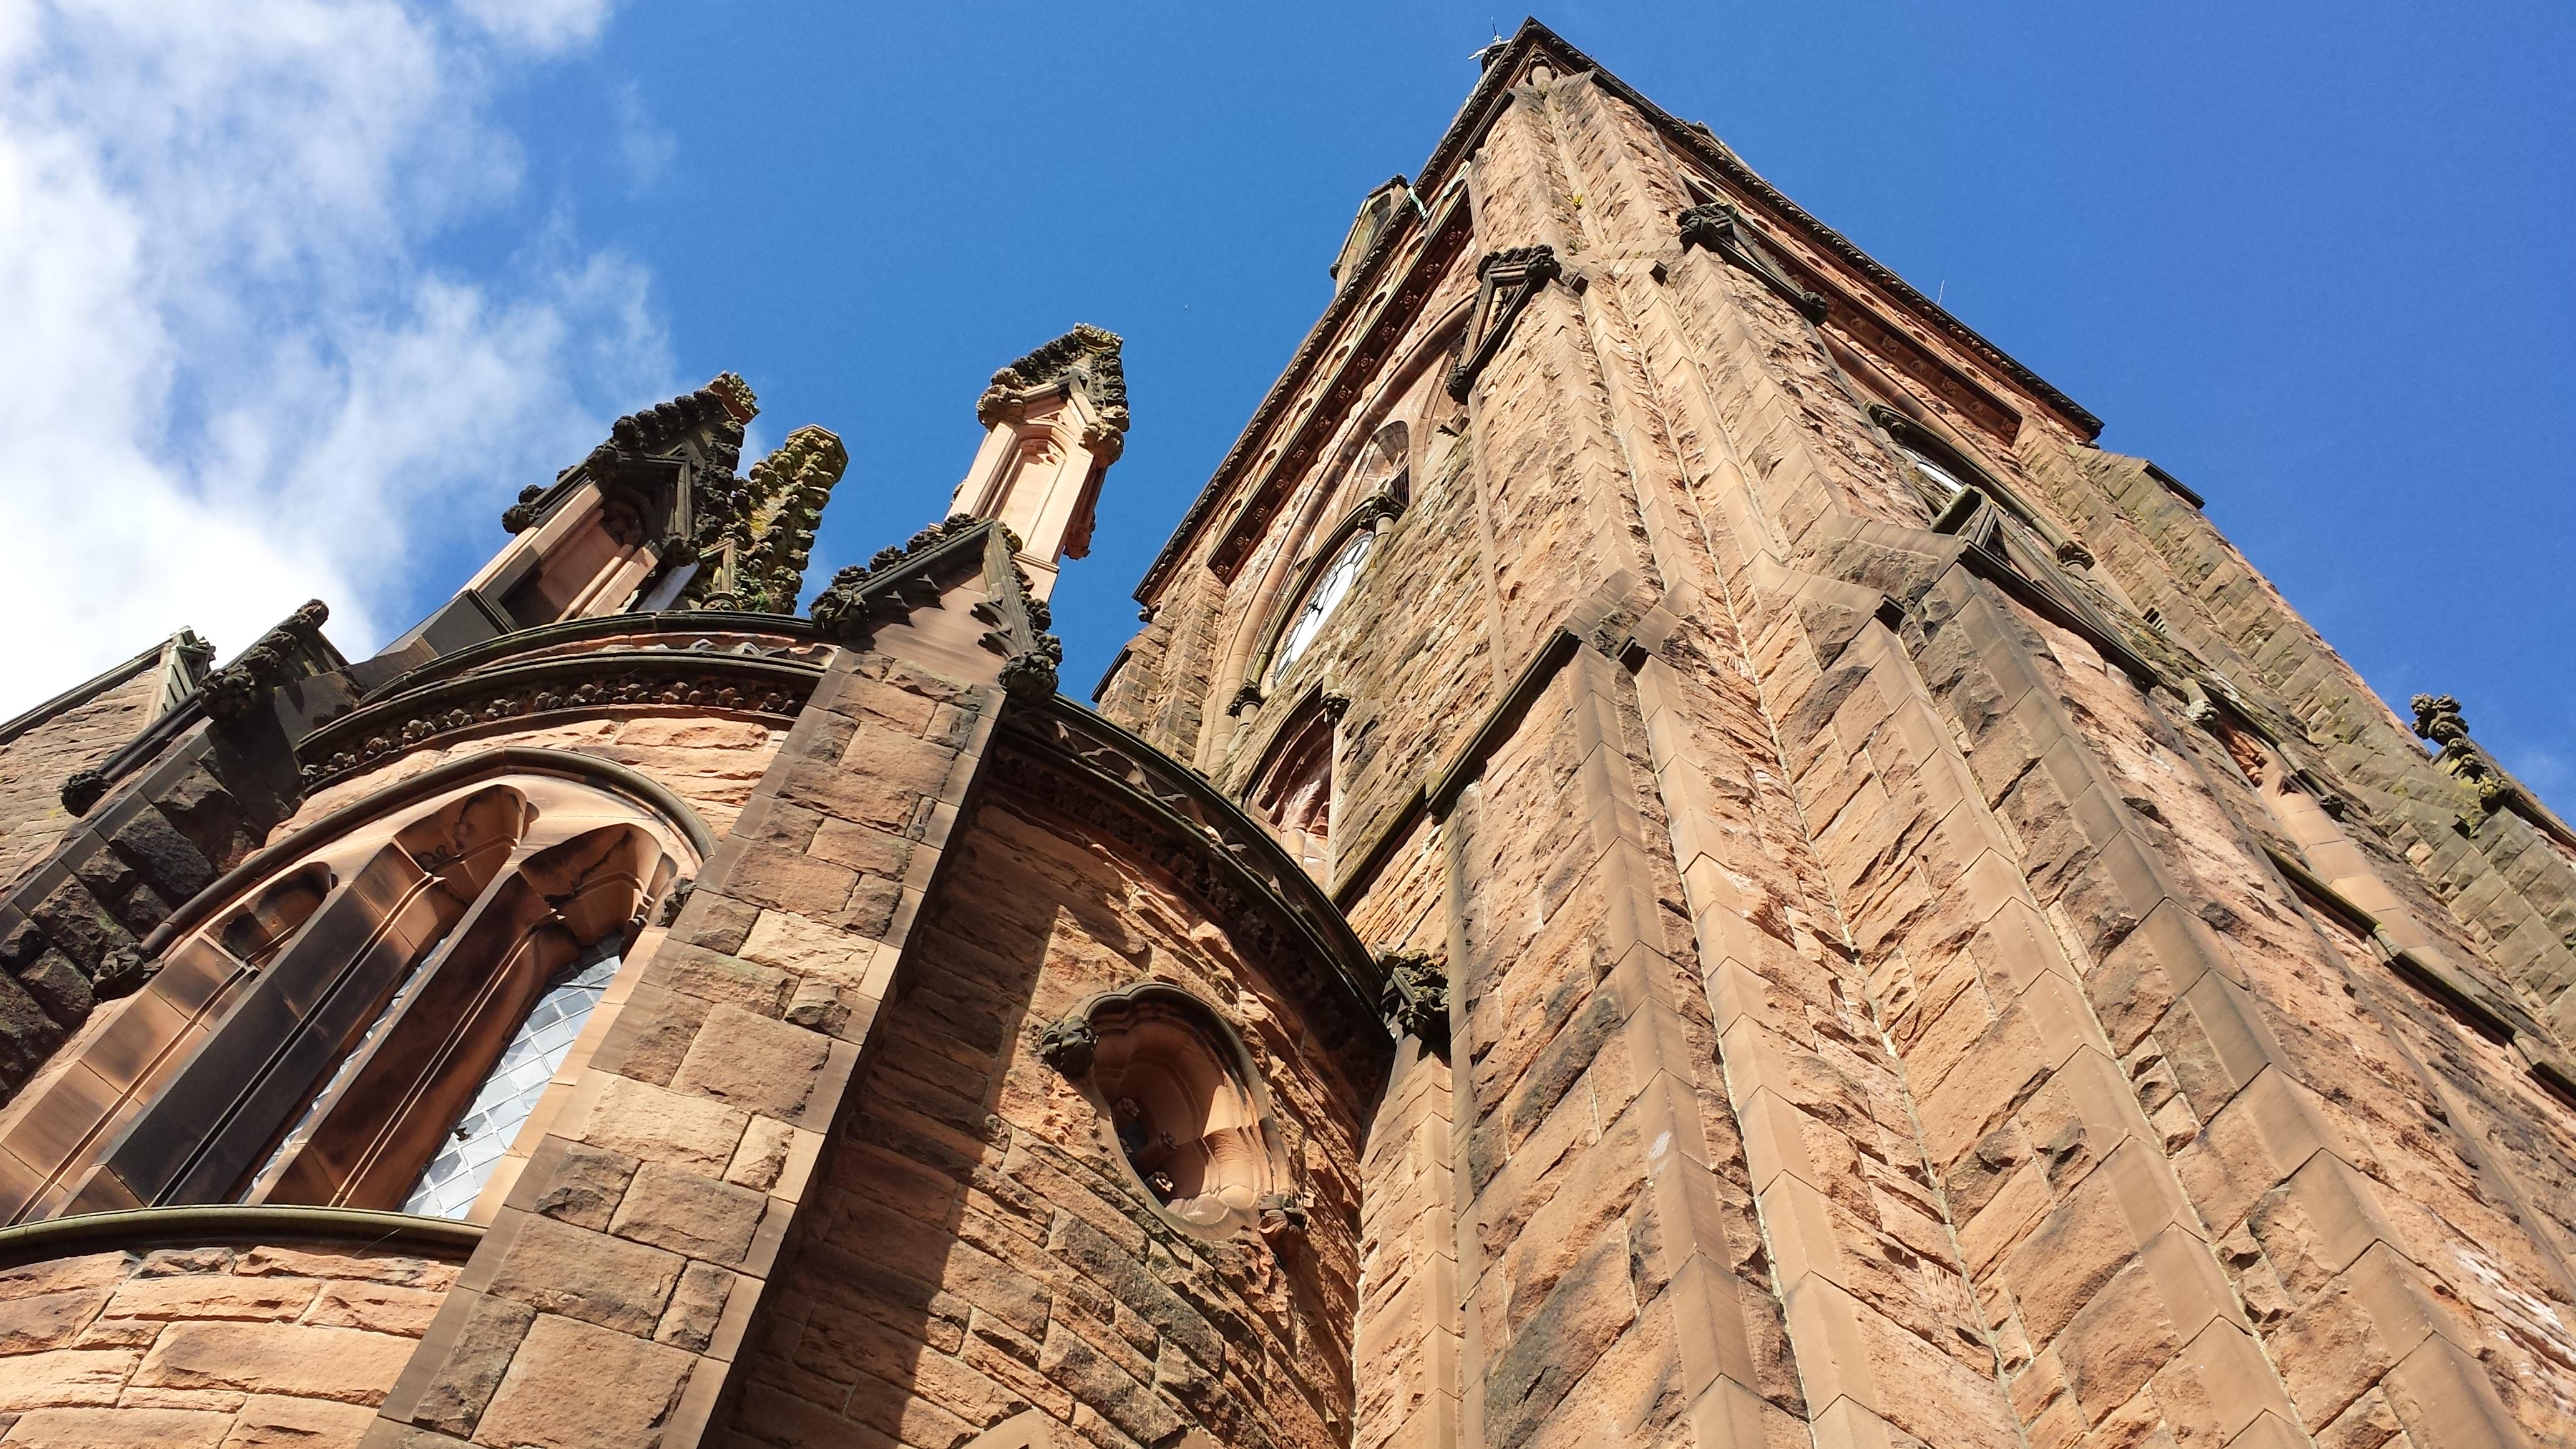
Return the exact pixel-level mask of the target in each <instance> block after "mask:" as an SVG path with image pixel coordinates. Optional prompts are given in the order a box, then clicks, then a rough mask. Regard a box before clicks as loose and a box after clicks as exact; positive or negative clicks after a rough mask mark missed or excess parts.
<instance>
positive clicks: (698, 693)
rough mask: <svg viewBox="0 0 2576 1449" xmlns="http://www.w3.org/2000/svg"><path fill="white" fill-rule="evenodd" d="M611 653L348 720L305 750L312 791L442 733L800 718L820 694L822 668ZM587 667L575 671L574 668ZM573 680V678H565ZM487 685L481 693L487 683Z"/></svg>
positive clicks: (471, 683) (393, 703) (397, 703)
mask: <svg viewBox="0 0 2576 1449" xmlns="http://www.w3.org/2000/svg"><path fill="white" fill-rule="evenodd" d="M603 657H604V656H601V655H589V656H575V657H574V658H573V659H571V660H570V661H568V663H567V666H566V669H565V670H564V671H562V672H557V673H553V674H552V675H551V677H541V678H536V679H530V678H528V677H527V676H526V675H524V674H521V675H517V676H504V677H498V678H492V679H488V680H482V679H474V678H472V677H470V676H469V677H468V679H466V680H464V681H461V682H460V684H459V686H458V687H455V688H441V689H438V690H436V691H434V692H432V691H423V694H424V695H425V696H427V697H424V698H419V699H415V700H412V701H410V702H408V703H406V702H405V701H403V700H402V699H401V698H400V697H397V698H396V699H394V700H389V701H387V702H386V704H385V705H384V706H378V707H370V708H368V709H366V710H362V711H359V712H358V713H355V714H349V715H344V716H342V717H341V718H339V719H337V720H334V721H332V722H331V724H330V725H329V726H327V727H326V728H324V729H323V730H321V731H319V732H317V733H316V734H315V735H313V736H312V737H311V738H309V739H307V740H306V741H305V743H304V745H303V749H304V751H305V752H306V754H305V759H306V764H305V766H304V771H303V778H304V784H305V788H306V789H308V790H309V789H312V788H313V787H315V786H317V785H319V784H322V783H323V782H325V781H328V780H330V779H333V778H335V777H337V776H340V775H344V774H347V773H349V772H351V771H353V770H357V769H361V768H364V767H366V766H368V765H371V764H373V763H375V762H376V761H378V760H380V759H383V758H385V757H386V756H389V755H395V754H400V753H401V752H403V751H405V750H408V749H411V748H413V747H414V746H417V745H421V744H425V743H427V742H429V741H431V740H434V739H436V738H438V737H439V736H442V735H447V734H452V733H455V732H457V731H459V730H468V729H475V728H479V727H481V726H484V725H492V724H500V723H502V722H504V721H508V720H513V719H524V718H528V717H530V716H534V715H546V714H555V713H558V712H576V711H595V710H601V709H612V708H619V707H629V708H646V709H650V708H687V709H699V710H720V711H724V712H728V713H738V714H759V715H770V716H773V717H779V718H787V719H792V718H794V717H795V715H796V713H797V711H799V710H801V709H802V708H804V704H805V700H806V698H807V696H809V695H810V694H812V693H813V684H814V678H815V677H816V675H817V674H818V673H819V671H818V670H817V669H816V668H815V666H813V665H811V664H808V663H804V662H802V661H796V660H790V659H785V658H771V657H768V656H762V657H759V658H757V659H750V658H745V659H742V660H741V661H739V662H736V661H735V660H731V659H727V658H724V657H723V656H718V657H717V658H715V659H709V658H707V657H706V656H703V655H696V654H693V653H688V652H682V651H676V650H675V651H670V652H668V653H667V654H657V655H653V656H649V657H646V658H641V659H636V660H634V662H633V663H631V664H630V665H628V666H627V667H625V668H623V669H619V670H615V671H614V672H606V671H600V670H598V668H597V666H598V665H599V664H600V662H601V661H602V659H603ZM575 669H580V670H585V671H588V672H587V673H586V674H573V673H571V671H572V670H575ZM567 675H570V677H566V676H567ZM478 686H479V687H478Z"/></svg>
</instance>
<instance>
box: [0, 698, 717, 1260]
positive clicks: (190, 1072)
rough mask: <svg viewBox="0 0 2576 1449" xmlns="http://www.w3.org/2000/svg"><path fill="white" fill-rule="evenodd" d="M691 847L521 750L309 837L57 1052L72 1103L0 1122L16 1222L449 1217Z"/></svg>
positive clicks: (408, 786)
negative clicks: (228, 1208)
mask: <svg viewBox="0 0 2576 1449" xmlns="http://www.w3.org/2000/svg"><path fill="white" fill-rule="evenodd" d="M502 756H507V757H508V758H506V759H504V758H501V757H502ZM710 844H711V842H710V841H709V839H708V837H707V833H706V831H705V828H704V827H703V826H702V825H699V824H697V823H696V821H695V819H694V817H693V816H691V815H690V814H689V812H688V809H687V807H686V806H685V805H683V804H681V803H680V802H678V801H677V800H676V799H675V798H673V797H671V796H670V794H669V792H668V791H666V790H663V789H662V788H661V787H659V786H657V785H654V784H653V783H652V782H650V781H648V780H646V779H644V778H643V777H641V776H637V775H635V774H633V772H631V771H627V770H624V769H622V768H621V767H619V766H615V765H611V764H607V763H605V762H601V761H596V760H589V759H585V758H583V757H580V756H571V755H560V754H556V753H554V752H549V751H543V750H535V749H509V750H505V751H496V752H493V753H492V754H491V755H487V756H483V757H468V758H467V759H465V760H460V761H457V762H454V765H453V766H442V767H440V768H438V769H435V770H431V771H428V772H425V773H423V774H421V775H418V776H414V777H413V778H411V779H410V780H407V781H402V782H398V783H396V784H394V785H392V786H389V787H388V788H387V789H386V790H384V791H382V792H380V794H379V795H378V796H376V797H373V798H371V799H369V800H365V801H360V802H357V803H356V804H353V805H350V806H347V807H344V808H342V809H340V810H337V811H333V812H331V813H330V814H328V815H326V816H323V817H322V818H320V819H318V820H315V821H314V822H312V823H311V824H309V825H307V826H305V827H304V828H303V829H301V830H300V831H298V832H297V833H296V834H295V835H293V836H290V837H288V838H287V839H285V840H283V841H281V842H279V843H278V844H277V845H275V846H272V847H270V848H269V849H268V850H265V851H262V852H260V853H258V854H255V855H254V856H253V857H252V858H251V859H250V860H249V861H247V862H245V863H244V864H243V866H242V867H241V868H240V869H239V870H238V871H237V873H236V874H237V876H238V877H239V884H238V885H235V884H234V883H232V882H230V881H227V882H223V883H219V884H218V885H217V886H216V887H215V889H214V890H213V891H211V892H209V894H208V895H207V896H206V897H204V898H203V899H202V903H200V902H196V901H192V902H190V903H189V904H188V905H186V906H183V907H182V908H181V911H180V913H179V915H177V916H175V917H173V918H172V920H171V921H170V922H169V923H168V926H167V929H166V931H165V932H163V933H161V937H165V938H166V945H157V946H155V947H154V948H153V961H152V963H151V964H152V968H153V969H152V971H151V973H150V979H149V980H148V981H146V982H145V984H144V985H143V986H142V988H141V989H140V990H139V991H137V992H136V993H135V994H134V995H133V996H130V997H128V998H125V999H123V1000H120V1001H116V1002H113V1003H110V1004H107V1005H105V1006H102V1007H101V1009H100V1010H99V1011H98V1012H97V1013H95V1014H94V1015H93V1018H92V1022H91V1025H90V1027H89V1028H87V1029H85V1031H84V1034H83V1035H82V1036H81V1037H78V1038H76V1039H75V1040H74V1041H73V1042H71V1043H70V1044H68V1045H67V1046H66V1047H65V1049H64V1053H63V1061H64V1066H63V1069H62V1070H63V1075H65V1076H66V1077H67V1078H69V1079H71V1080H72V1081H73V1082H74V1085H75V1086H76V1087H79V1088H80V1089H79V1090H78V1091H75V1092H72V1093H71V1094H70V1095H66V1094H65V1093H63V1092H56V1091H52V1090H50V1086H49V1084H40V1089H39V1090H37V1091H34V1092H30V1093H27V1094H24V1095H22V1098H21V1100H20V1101H19V1102H17V1103H12V1104H11V1105H10V1108H9V1109H8V1110H7V1111H6V1112H5V1113H0V1148H5V1149H6V1150H8V1151H9V1152H11V1153H12V1154H15V1155H18V1156H20V1157H22V1158H23V1159H25V1160H27V1161H29V1163H30V1165H31V1166H35V1167H36V1168H37V1169H38V1171H39V1172H41V1173H42V1174H44V1176H45V1181H44V1185H43V1187H42V1188H40V1189H39V1190H38V1191H37V1192H36V1193H35V1195H34V1196H33V1197H31V1198H30V1199H29V1200H28V1201H27V1202H26V1203H25V1204H24V1205H23V1206H22V1207H20V1208H19V1209H18V1211H19V1212H20V1213H21V1214H22V1215H25V1214H33V1215H36V1216H52V1215H57V1214H60V1213H64V1212H84V1211H94V1210H99V1209H103V1208H109V1207H120V1206H121V1207H133V1206H155V1205H163V1204H179V1203H207V1202H223V1201H249V1202H280V1203H311V1204H317V1205H330V1206H348V1207H365V1208H383V1209H399V1208H404V1207H406V1206H408V1207H409V1208H410V1209H411V1210H414V1211H426V1212H434V1213H438V1214H440V1215H444V1216H464V1215H465V1214H466V1213H467V1212H468V1211H469V1210H470V1209H471V1208H472V1206H473V1204H474V1201H475V1192H474V1189H475V1188H476V1187H478V1186H480V1185H481V1184H482V1182H483V1180H484V1179H485V1178H486V1177H488V1176H489V1175H490V1174H491V1173H492V1172H493V1169H494V1166H495V1163H496V1162H497V1161H499V1160H501V1159H502V1158H503V1156H504V1155H505V1154H506V1153H507V1152H508V1150H509V1148H510V1146H511V1145H512V1143H513V1141H514V1140H515V1139H516V1138H517V1137H519V1136H520V1135H521V1134H522V1131H523V1129H530V1128H536V1130H542V1129H541V1127H538V1126H537V1124H534V1123H533V1122H532V1120H531V1111H532V1109H534V1108H535V1107H536V1105H537V1099H538V1096H539V1095H540V1094H541V1093H543V1092H544V1090H545V1088H546V1086H547V1084H548V1082H549V1081H560V1080H562V1077H561V1073H562V1072H563V1071H565V1070H570V1069H571V1068H572V1067H573V1066H577V1065H578V1064H577V1063H572V1064H568V1063H567V1060H566V1050H567V1049H568V1048H569V1047H570V1046H571V1045H572V1042H573V1039H574V1038H575V1037H576V1036H578V1035H579V1034H580V1033H581V1032H582V1030H583V1026H584V1023H585V1022H589V1021H594V1020H595V1012H594V1008H596V1007H597V1006H599V1005H600V1004H601V1002H602V1000H603V997H604V996H605V994H606V987H607V985H608V982H609V980H610V978H611V977H613V975H614V974H615V972H616V970H617V967H618V963H619V961H620V960H621V959H623V957H624V955H625V953H626V951H627V949H628V947H629V946H631V944H632V942H633V940H634V938H635V935H636V932H637V931H638V930H639V929H641V926H642V923H643V921H644V919H645V917H646V915H647V914H648V913H649V912H650V910H651V909H652V908H653V907H654V905H655V904H656V903H657V902H658V901H660V900H661V899H662V898H663V897H664V896H665V895H666V894H667V893H668V891H669V890H670V888H671V887H672V885H673V883H674V882H675V881H676V880H677V879H678V878H679V876H680V875H681V874H682V873H684V872H687V871H693V870H694V869H695V868H696V862H697V861H699V860H700V859H702V858H703V857H704V854H705V852H706V851H707V850H708V849H709V848H710ZM156 939H160V938H156ZM147 944H149V943H147ZM100 1081H105V1082H106V1083H108V1084H109V1086H108V1090H107V1091H106V1092H105V1093H103V1094H102V1093H101V1092H100V1091H99V1090H98V1088H97V1087H96V1086H95V1085H88V1086H81V1085H80V1084H84V1083H88V1084H95V1083H97V1082H100ZM55 1144H60V1145H55ZM424 1181H426V1182H427V1184H428V1185H427V1187H426V1188H424V1187H423V1184H424ZM495 1190H496V1191H498V1190H502V1189H500V1188H499V1187H497V1186H496V1188H495Z"/></svg>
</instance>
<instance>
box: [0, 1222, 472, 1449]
mask: <svg viewBox="0 0 2576 1449" xmlns="http://www.w3.org/2000/svg"><path fill="white" fill-rule="evenodd" d="M456 1271H457V1268H456V1264H455V1263H453V1262H450V1261H444V1260H442V1259H438V1258H426V1257H420V1256H417V1255H413V1254H406V1253H402V1252H386V1251H369V1250H364V1249H354V1248H346V1247H337V1246H332V1245H326V1244H320V1243H314V1242H310V1241H300V1242H299V1241H280V1242H277V1243H273V1244H266V1245H257V1244H249V1245H243V1246H238V1247H235V1246H221V1245H217V1246H207V1247H174V1248H152V1249H146V1250H136V1251H110V1252H99V1253H89V1254H83V1255H80V1256H76V1257H68V1258H56V1259H51V1260H47V1261H41V1262H36V1263H30V1264H27V1265H25V1266H21V1267H15V1268H9V1269H6V1270H0V1424H5V1426H6V1427H5V1429H0V1444H6V1445H10V1446H13V1449H14V1446H19V1445H24V1446H27V1449H120V1446H134V1449H254V1446H256V1449H287V1446H294V1449H350V1446H354V1445H356V1444H357V1443H358V1442H359V1440H360V1439H362V1438H363V1437H364V1436H365V1435H366V1432H367V1429H368V1426H369V1425H371V1424H373V1423H374V1422H375V1417H376V1415H375V1410H374V1408H373V1407H372V1406H373V1405H375V1404H377V1403H379V1402H381V1401H382V1400H383V1398H384V1396H385V1391H386V1390H387V1389H389V1388H391V1387H392V1386H393V1382H394V1378H395V1376H396V1375H398V1374H400V1373H401V1372H402V1368H403V1364H404V1363H405V1362H406V1361H407V1360H408V1359H409V1358H410V1357H411V1353H412V1350H413V1348H414V1347H415V1346H416V1345H417V1342H418V1340H419V1338H420V1336H421V1335H422V1334H423V1333H424V1332H426V1331H427V1330H428V1328H429V1325H430V1322H431V1320H432V1318H433V1317H434V1316H435V1315H436V1314H437V1312H438V1305H439V1303H440V1301H441V1300H442V1299H443V1298H445V1296H446V1293H447V1290H448V1288H449V1287H450V1286H451V1285H453V1284H454V1282H455V1281H456Z"/></svg>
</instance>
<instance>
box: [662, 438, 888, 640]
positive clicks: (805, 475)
mask: <svg viewBox="0 0 2576 1449" xmlns="http://www.w3.org/2000/svg"><path fill="white" fill-rule="evenodd" d="M849 462H850V452H849V449H848V448H846V447H844V446H842V443H841V439H840V436H839V435H838V434H836V433H834V432H832V431H831V430H830V429H828V428H818V427H815V426H814V425H812V424H810V423H809V424H807V425H805V426H804V427H801V428H798V429H797V430H796V431H794V432H792V433H789V434H788V435H787V441H786V442H784V443H781V444H780V445H779V446H778V448H777V449H776V450H775V451H773V452H772V453H770V455H769V456H768V457H766V458H763V459H761V460H760V461H759V462H757V463H754V464H752V465H751V476H750V477H748V478H746V479H744V480H742V482H741V484H740V485H739V486H736V487H726V488H724V489H722V493H723V496H722V497H721V498H717V497H715V496H713V494H714V493H715V492H716V490H713V489H709V490H702V491H701V494H700V499H699V504H700V508H701V510H702V514H701V517H700V518H699V519H698V539H697V541H696V542H697V547H698V548H699V550H700V551H701V553H703V554H705V555H707V556H709V557H712V558H713V559H714V560H715V564H714V566H713V567H712V568H708V569H705V570H703V571H701V572H700V573H699V575H698V577H697V580H696V581H695V582H694V583H692V584H691V585H690V587H689V591H688V593H687V594H686V595H685V596H684V598H683V606H684V607H688V608H697V609H708V608H716V607H724V608H731V609H748V610H750V611H752V612H754V613H762V614H786V613H792V612H794V610H795V608H796V598H797V595H799V594H801V593H803V592H804V589H805V563H806V560H807V559H808V558H810V557H811V556H812V554H813V549H814V530H815V528H816V527H817V526H819V525H820V524H821V523H822V520H823V506H824V505H825V504H826V503H829V502H830V501H831V498H832V488H833V486H834V485H835V484H838V483H839V482H840V481H841V473H842V470H844V469H845V468H847V467H848V466H849ZM724 481H725V482H726V483H730V482H731V480H730V479H727V480H724ZM720 600H721V601H722V603H721V604H719V601H720Z"/></svg>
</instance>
